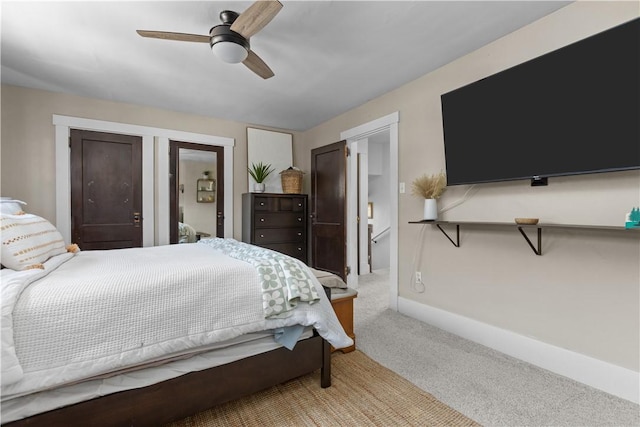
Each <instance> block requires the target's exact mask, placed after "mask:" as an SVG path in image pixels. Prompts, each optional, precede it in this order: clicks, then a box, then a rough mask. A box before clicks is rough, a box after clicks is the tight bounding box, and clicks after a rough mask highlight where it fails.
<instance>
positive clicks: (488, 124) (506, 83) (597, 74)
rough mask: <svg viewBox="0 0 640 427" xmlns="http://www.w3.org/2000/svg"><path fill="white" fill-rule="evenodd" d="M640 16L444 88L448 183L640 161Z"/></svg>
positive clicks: (633, 165)
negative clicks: (494, 72) (514, 63)
mask: <svg viewBox="0 0 640 427" xmlns="http://www.w3.org/2000/svg"><path fill="white" fill-rule="evenodd" d="M639 63H640V18H637V19H634V20H632V21H629V22H627V23H625V24H622V25H619V26H617V27H614V28H612V29H609V30H607V31H604V32H602V33H599V34H596V35H594V36H591V37H589V38H587V39H584V40H581V41H578V42H576V43H573V44H571V45H568V46H566V47H563V48H561V49H558V50H556V51H553V52H550V53H548V54H545V55H543V56H540V57H538V58H535V59H532V60H530V61H527V62H525V63H522V64H520V65H517V66H515V67H513V68H510V69H507V70H505V71H502V72H500V73H498V74H495V75H492V76H490V77H487V78H485V79H482V80H479V81H477V82H474V83H471V84H469V85H467V86H464V87H461V88H459V89H456V90H453V91H451V92H448V93H445V94H443V95H442V96H441V102H442V120H443V128H444V148H445V158H446V170H447V184H448V185H456V184H471V183H479V182H493V181H506V180H518V179H531V180H532V184H534V185H535V184H536V183H538V182H546V178H547V177H553V176H561V175H575V174H585V173H596V172H610V171H622V170H631V169H640V123H639V121H640V106H639V104H640V66H639Z"/></svg>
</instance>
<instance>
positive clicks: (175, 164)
mask: <svg viewBox="0 0 640 427" xmlns="http://www.w3.org/2000/svg"><path fill="white" fill-rule="evenodd" d="M180 149H184V150H196V151H211V152H214V153H215V154H216V176H215V179H216V192H215V197H216V211H215V218H214V217H213V216H212V218H211V221H215V224H216V227H215V228H216V235H215V237H224V147H218V146H213V145H204V144H194V143H191V142H181V141H169V206H170V208H169V209H170V212H169V227H170V230H169V243H171V244H174V243H178V241H179V235H178V221H179V220H180V204H179V200H180V194H179V192H180V191H194V189H195V183H193V186H194V187H193V188H191V189H188V188H186V185H187V184H184V183H183V184H182V185H184V187H183V188H182V189H181V188H180V183H179V182H178V177H179V176H180V151H181V150H180Z"/></svg>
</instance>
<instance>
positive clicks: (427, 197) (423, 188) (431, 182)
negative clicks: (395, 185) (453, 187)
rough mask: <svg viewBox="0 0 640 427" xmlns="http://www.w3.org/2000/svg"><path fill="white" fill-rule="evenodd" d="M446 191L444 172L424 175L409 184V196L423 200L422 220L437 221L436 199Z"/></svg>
mask: <svg viewBox="0 0 640 427" xmlns="http://www.w3.org/2000/svg"><path fill="white" fill-rule="evenodd" d="M446 189H447V176H446V175H445V173H444V172H440V173H436V174H431V175H427V174H424V175H422V176H420V177H418V178H416V179H415V180H413V183H412V184H411V194H413V195H414V196H418V197H422V198H423V199H424V215H423V219H424V220H428V221H434V220H436V219H438V202H437V199H438V198H439V197H440V196H441V195H442V193H444V191H445V190H446Z"/></svg>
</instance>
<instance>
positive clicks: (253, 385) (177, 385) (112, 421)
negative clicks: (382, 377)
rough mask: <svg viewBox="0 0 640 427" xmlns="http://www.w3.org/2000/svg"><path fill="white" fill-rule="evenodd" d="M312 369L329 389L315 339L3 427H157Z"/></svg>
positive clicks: (323, 352) (323, 348)
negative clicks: (73, 426) (81, 425)
mask: <svg viewBox="0 0 640 427" xmlns="http://www.w3.org/2000/svg"><path fill="white" fill-rule="evenodd" d="M265 366H269V368H268V369H265ZM318 369H320V370H321V374H320V385H321V387H323V388H326V387H329V386H331V351H330V345H329V343H328V342H326V341H325V340H324V339H322V337H320V336H319V335H317V334H316V335H314V336H313V337H311V338H308V339H306V340H302V341H300V342H298V343H297V344H296V346H295V348H294V350H293V351H290V350H287V349H285V348H279V349H276V350H272V351H269V352H266V353H262V354H258V355H255V356H251V357H248V358H246V359H241V360H238V361H236V362H232V363H229V364H226V365H222V366H217V367H214V368H210V369H206V370H204V371H198V372H191V373H189V374H186V375H182V376H180V377H177V378H173V379H170V380H167V381H163V382H161V383H158V384H154V385H150V386H148V387H144V388H140V389H134V390H127V391H123V392H120V393H114V394H110V395H107V396H103V397H100V398H97V399H93V400H89V401H86V402H80V403H77V404H74V405H70V406H67V407H64V408H60V409H56V410H53V411H49V412H45V413H43V414H38V415H34V416H32V417H29V418H25V419H22V420H18V421H15V422H11V423H8V424H6V426H7V427H9V426H10V427H19V426H47V427H51V426H67V425H75V424H77V422H78V421H79V420H82V424H83V425H91V426H120V425H126V426H158V425H161V424H163V423H167V422H171V421H175V420H179V419H182V418H185V417H187V416H189V415H193V414H195V413H198V412H201V411H204V410H206V409H208V408H211V407H213V406H215V405H218V404H221V403H224V402H228V401H230V400H234V399H237V398H239V397H243V396H246V395H249V394H252V393H255V392H257V391H260V390H263V389H266V388H269V387H271V386H273V385H276V384H280V383H283V382H285V381H288V380H290V379H293V378H296V377H299V376H301V375H305V374H308V373H310V372H314V371H316V370H318Z"/></svg>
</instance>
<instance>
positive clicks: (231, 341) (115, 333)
mask: <svg viewBox="0 0 640 427" xmlns="http://www.w3.org/2000/svg"><path fill="white" fill-rule="evenodd" d="M256 251H263V252H256ZM43 267H44V269H32V270H25V271H13V270H9V269H4V270H2V276H1V277H2V408H1V410H2V421H3V423H6V422H9V421H13V420H19V419H21V418H24V417H30V416H32V415H34V414H37V413H41V412H46V411H49V410H52V409H54V408H58V407H65V406H67V405H70V404H73V403H76V402H84V401H87V400H89V399H95V398H97V397H100V396H106V395H109V394H112V393H116V392H121V391H123V390H131V389H137V388H140V387H147V386H150V385H152V384H157V383H159V382H162V381H165V380H167V379H170V378H176V377H180V376H182V375H184V374H186V373H188V372H193V371H200V370H205V369H208V368H210V367H213V366H220V365H225V366H226V364H229V363H230V362H234V361H239V360H241V359H245V358H247V356H252V355H257V354H263V353H267V352H271V351H274V349H279V348H281V347H282V346H283V344H284V345H285V346H288V347H293V346H295V343H296V340H305V339H307V337H309V336H310V335H311V334H315V335H318V334H319V335H320V336H322V338H323V339H325V340H326V341H328V342H329V343H330V344H331V345H333V346H334V347H336V348H341V347H346V346H349V345H351V344H352V341H351V339H350V338H349V337H348V336H347V335H346V334H345V333H344V330H343V329H342V327H341V326H340V323H339V321H338V319H337V317H336V316H335V313H334V312H333V309H332V308H331V304H330V302H329V300H328V298H327V296H326V295H325V294H324V292H323V291H322V287H321V286H320V284H319V282H318V281H317V279H316V278H315V276H314V275H313V274H312V273H311V271H310V270H309V269H308V268H307V267H306V266H305V265H304V264H302V263H300V262H299V261H297V260H294V259H293V258H289V257H284V256H282V255H280V254H277V253H274V252H271V251H268V250H265V249H262V248H256V247H253V246H251V245H247V244H244V243H240V242H236V241H235V240H233V239H207V240H204V241H201V242H199V243H193V244H182V245H169V246H160V247H153V248H133V249H120V250H110V251H85V252H78V253H75V254H72V253H62V254H58V255H55V256H53V257H51V258H50V259H48V260H47V261H45V262H44V263H43ZM269 272H271V273H269ZM277 277H280V278H283V279H284V280H279V279H278V280H276V278H277ZM305 286H306V288H305ZM274 292H275V293H274ZM278 292H280V293H281V294H284V295H286V296H287V297H286V298H284V299H285V301H284V302H283V301H280V300H278V298H275V297H274V296H273V295H276V294H277V293H278ZM305 327H306V328H305ZM312 330H313V331H315V332H313V331H312ZM301 342H302V341H301ZM296 347H297V346H296ZM287 351H289V350H287ZM293 351H296V348H293ZM54 412H55V411H54Z"/></svg>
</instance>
